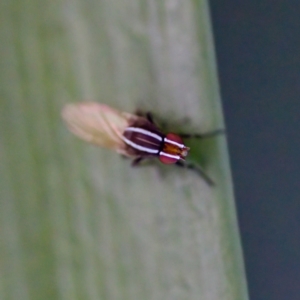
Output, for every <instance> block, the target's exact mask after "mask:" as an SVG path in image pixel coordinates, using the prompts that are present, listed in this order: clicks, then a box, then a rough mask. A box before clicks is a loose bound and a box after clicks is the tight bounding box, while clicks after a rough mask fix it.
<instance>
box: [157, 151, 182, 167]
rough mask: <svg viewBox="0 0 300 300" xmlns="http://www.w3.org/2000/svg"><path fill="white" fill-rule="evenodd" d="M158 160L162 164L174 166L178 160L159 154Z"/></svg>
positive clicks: (165, 154)
mask: <svg viewBox="0 0 300 300" xmlns="http://www.w3.org/2000/svg"><path fill="white" fill-rule="evenodd" d="M159 160H160V161H161V162H162V163H163V164H167V165H170V164H175V163H176V162H177V161H178V158H175V157H171V156H169V155H168V153H161V154H160V155H159Z"/></svg>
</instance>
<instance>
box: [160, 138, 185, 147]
mask: <svg viewBox="0 0 300 300" xmlns="http://www.w3.org/2000/svg"><path fill="white" fill-rule="evenodd" d="M164 141H165V142H167V143H170V144H173V145H176V146H178V147H179V148H181V149H182V148H184V145H183V144H179V143H177V142H174V141H172V140H169V139H167V138H165V139H164Z"/></svg>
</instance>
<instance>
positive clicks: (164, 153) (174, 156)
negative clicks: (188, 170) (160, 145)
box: [159, 151, 181, 160]
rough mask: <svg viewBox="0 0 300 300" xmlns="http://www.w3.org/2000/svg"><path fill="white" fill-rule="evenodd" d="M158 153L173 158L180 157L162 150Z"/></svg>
mask: <svg viewBox="0 0 300 300" xmlns="http://www.w3.org/2000/svg"><path fill="white" fill-rule="evenodd" d="M159 155H163V156H167V157H170V158H175V159H177V160H179V159H181V157H180V156H179V155H173V154H169V153H166V152H162V151H161V152H160V153H159Z"/></svg>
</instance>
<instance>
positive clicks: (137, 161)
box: [131, 156, 145, 167]
mask: <svg viewBox="0 0 300 300" xmlns="http://www.w3.org/2000/svg"><path fill="white" fill-rule="evenodd" d="M144 159H145V157H143V156H139V157H137V158H135V159H134V160H133V161H132V162H131V166H132V167H136V166H138V165H139V164H140V162H141V161H142V160H144Z"/></svg>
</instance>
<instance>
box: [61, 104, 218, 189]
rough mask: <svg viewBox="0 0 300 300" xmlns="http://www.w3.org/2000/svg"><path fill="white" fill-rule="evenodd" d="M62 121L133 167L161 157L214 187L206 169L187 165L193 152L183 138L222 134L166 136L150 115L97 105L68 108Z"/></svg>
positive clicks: (71, 129) (173, 134)
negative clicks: (130, 162) (188, 156)
mask: <svg viewBox="0 0 300 300" xmlns="http://www.w3.org/2000/svg"><path fill="white" fill-rule="evenodd" d="M62 117H63V119H64V121H65V122H66V124H67V126H68V128H69V130H70V131H71V132H73V133H74V134H75V135H76V136H78V137H79V138H81V139H83V140H85V141H87V142H89V143H92V144H95V145H98V146H101V147H106V148H110V149H113V150H115V151H116V152H118V153H120V154H122V155H124V156H127V157H130V158H132V159H133V161H132V165H133V166H136V165H138V164H139V163H140V162H141V161H142V160H143V159H147V158H153V157H158V159H159V160H160V161H161V162H162V163H164V164H176V165H177V166H181V167H187V168H189V169H194V170H196V171H197V172H198V173H199V174H200V175H201V176H202V177H203V178H204V179H205V180H206V182H207V183H208V184H209V185H213V181H212V180H211V179H210V178H209V177H208V176H207V175H206V174H205V173H204V171H203V170H202V168H200V167H199V166H194V165H192V164H187V163H186V162H185V158H186V156H187V155H188V152H189V150H190V148H188V147H186V146H185V145H184V143H183V140H182V138H191V137H194V138H203V137H206V136H213V135H215V134H218V133H219V132H220V130H216V131H214V132H211V133H209V134H204V135H201V134H192V135H190V134H175V133H167V134H164V133H162V131H161V130H160V129H159V128H158V127H157V126H156V125H155V123H154V121H153V118H152V115H151V114H150V113H148V114H146V116H141V115H137V114H136V115H135V114H129V113H125V112H121V111H118V110H116V109H113V108H111V107H109V106H107V105H105V104H100V103H96V102H81V103H77V104H67V105H66V106H65V107H64V108H63V110H62Z"/></svg>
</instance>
